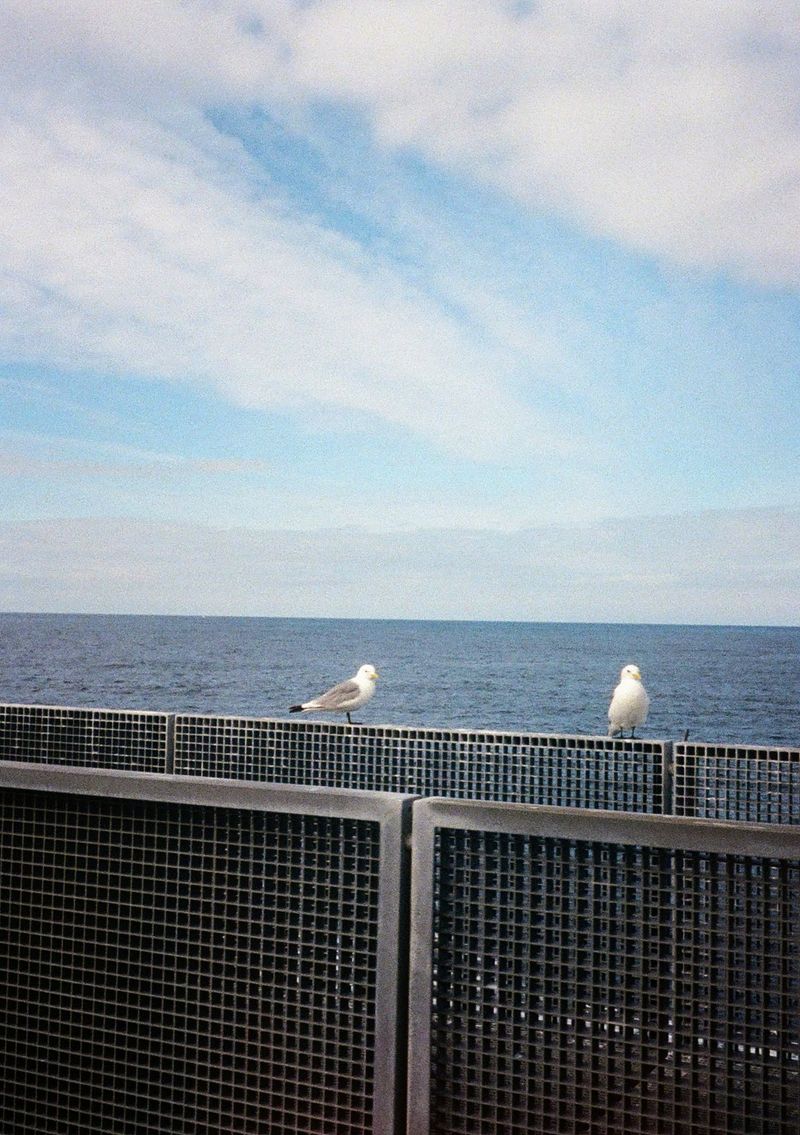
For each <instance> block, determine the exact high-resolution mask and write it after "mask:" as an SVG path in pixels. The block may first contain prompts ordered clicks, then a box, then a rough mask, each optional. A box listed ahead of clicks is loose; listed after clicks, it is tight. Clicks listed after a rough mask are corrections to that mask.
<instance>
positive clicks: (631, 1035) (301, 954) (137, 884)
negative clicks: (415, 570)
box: [0, 711, 800, 1135]
mask: <svg viewBox="0 0 800 1135" xmlns="http://www.w3.org/2000/svg"><path fill="white" fill-rule="evenodd" d="M87 712H91V711H87ZM339 728H346V727H339ZM120 756H121V753H117V754H116V758H115V759H119V758H120ZM409 847H410V852H409ZM409 854H410V855H411V857H412V860H413V871H412V872H411V873H410V872H409V862H408V860H409ZM0 875H1V876H2V879H1V881H2V897H3V931H4V933H3V934H2V935H0V967H1V968H2V971H3V974H4V982H3V985H2V994H0V1000H1V1001H2V1004H1V1005H0V1009H1V1010H2V1011H0V1071H1V1072H2V1075H0V1082H1V1083H2V1088H0V1114H1V1115H2V1122H0V1127H2V1129H3V1130H9V1131H14V1132H21V1133H23V1135H33V1133H34V1132H35V1133H36V1135H41V1133H43V1132H47V1131H52V1132H55V1131H61V1130H66V1129H68V1130H76V1131H78V1130H80V1131H81V1132H84V1131H85V1132H94V1133H96V1135H101V1133H102V1135H106V1133H107V1132H109V1131H116V1130H125V1131H133V1132H141V1135H145V1133H146V1135H153V1133H159V1132H162V1133H163V1135H167V1132H169V1133H170V1135H180V1133H185V1135H189V1133H190V1132H191V1133H192V1135H194V1133H196V1132H199V1131H208V1132H211V1131H214V1132H220V1131H227V1132H236V1133H241V1135H254V1133H256V1132H259V1133H260V1132H262V1131H263V1132H267V1131H270V1132H271V1131H275V1132H278V1131H280V1132H283V1131H297V1132H304V1133H307V1135H356V1132H358V1133H359V1135H363V1133H364V1132H367V1131H371V1132H373V1135H389V1133H391V1135H400V1133H401V1132H402V1131H404V1130H406V1127H405V1118H404V1100H405V1093H404V1091H403V1087H404V1085H405V1083H406V1082H407V1083H408V1089H409V1090H408V1101H409V1114H408V1127H407V1130H408V1132H409V1135H455V1133H458V1135H476V1133H477V1132H480V1135H500V1133H501V1132H502V1135H517V1133H519V1135H522V1133H523V1132H525V1133H529V1132H533V1133H539V1135H562V1133H563V1135H576V1133H583V1132H586V1133H587V1135H595V1133H600V1132H603V1133H606V1132H611V1131H614V1132H616V1131H619V1132H622V1133H624V1135H651V1133H652V1132H654V1131H657V1132H658V1133H659V1135H733V1133H739V1135H788V1133H789V1132H791V1133H792V1135H795V1133H796V1131H797V1130H798V1129H799V1128H800V826H798V825H795V826H790V825H781V824H775V823H772V824H755V823H752V822H749V821H744V820H739V821H736V822H725V823H722V822H718V821H714V820H707V819H693V818H692V819H687V818H682V817H674V816H659V815H648V814H627V813H623V812H620V811H616V812H614V811H595V810H591V809H586V808H582V809H575V808H562V807H545V806H540V805H529V804H508V803H496V802H489V801H469V800H464V799H458V798H450V799H417V800H412V799H411V798H409V797H406V796H404V795H403V794H402V793H401V792H399V791H394V792H391V793H379V792H374V791H358V790H354V789H331V788H325V787H318V786H317V787H297V786H280V785H275V784H259V783H254V782H253V781H249V782H243V781H237V780H231V779H228V780H221V779H218V778H215V777H213V776H205V777H193V776H189V775H185V774H180V775H178V774H165V773H163V772H161V773H159V774H157V775H154V774H152V773H137V772H119V771H108V770H105V769H95V768H64V767H59V766H57V765H48V764H46V763H41V762H39V763H25V762H21V761H13V760H12V761H7V762H3V763H0ZM409 906H410V908H411V927H410V930H409ZM407 1006H410V1026H409V1037H408V1045H407V1023H408V1022H407V1014H406V1009H407Z"/></svg>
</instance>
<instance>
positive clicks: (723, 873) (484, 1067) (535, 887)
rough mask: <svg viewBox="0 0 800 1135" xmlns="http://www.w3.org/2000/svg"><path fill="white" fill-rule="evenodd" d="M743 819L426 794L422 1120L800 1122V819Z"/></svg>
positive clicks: (726, 1131) (644, 1126)
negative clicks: (794, 822) (707, 819)
mask: <svg viewBox="0 0 800 1135" xmlns="http://www.w3.org/2000/svg"><path fill="white" fill-rule="evenodd" d="M526 813H527V814H526ZM548 813H553V814H552V815H548ZM615 820H616V821H619V823H616V824H615V823H614V821H615ZM637 820H638V821H641V822H640V823H639V824H637V823H636V822H635V821H637ZM735 827H738V828H739V831H738V832H737V833H733V826H731V825H708V824H706V823H700V822H698V821H679V820H676V819H673V818H664V817H654V818H652V817H641V816H639V817H622V816H616V817H613V816H605V817H603V818H602V819H601V820H598V819H597V814H594V813H591V812H583V813H579V812H576V811H572V810H570V811H566V810H556V809H552V810H551V809H512V808H508V807H507V808H506V809H505V810H503V809H502V808H501V807H495V808H494V809H493V810H491V809H489V808H488V807H486V806H483V807H480V806H477V805H475V806H472V805H461V804H456V803H450V804H448V805H447V806H444V807H442V805H441V802H422V803H421V804H420V805H418V806H417V807H415V820H414V869H413V876H412V877H413V879H414V890H413V895H412V992H411V1022H412V1027H411V1056H410V1066H409V1075H410V1086H409V1110H410V1123H409V1132H410V1133H411V1135H423V1133H424V1135H431V1133H436V1135H456V1133H457V1135H475V1132H480V1133H481V1135H500V1133H501V1132H502V1135H521V1133H523V1132H524V1133H526V1135H532V1133H538V1135H609V1133H610V1132H614V1133H620V1135H652V1133H653V1132H658V1133H659V1135H730V1133H733V1132H737V1133H741V1135H796V1132H797V1131H798V1130H800V832H798V831H797V830H796V829H788V828H783V827H778V826H774V827H772V828H771V829H768V830H770V831H771V832H772V833H773V838H772V842H770V839H769V837H766V836H765V835H764V831H765V829H764V828H763V827H757V826H755V825H748V824H741V825H736V826H735ZM710 828H712V829H714V830H713V831H710V830H709V829H710ZM787 832H791V835H787V834H786V833H787ZM732 833H733V834H732ZM704 844H705V847H704V846H703V845H704ZM748 848H749V852H748V850H747V849H748Z"/></svg>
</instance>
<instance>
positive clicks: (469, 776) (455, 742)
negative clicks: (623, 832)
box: [175, 715, 670, 813]
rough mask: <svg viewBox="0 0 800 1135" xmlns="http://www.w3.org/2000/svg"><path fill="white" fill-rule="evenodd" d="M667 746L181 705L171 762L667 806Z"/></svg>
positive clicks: (405, 786)
mask: <svg viewBox="0 0 800 1135" xmlns="http://www.w3.org/2000/svg"><path fill="white" fill-rule="evenodd" d="M669 750H670V746H669V744H668V743H665V742H662V741H639V740H633V741H631V740H617V739H611V738H606V737H566V736H550V735H548V736H540V735H536V734H525V733H522V734H517V733H477V732H466V731H461V730H452V731H450V730H434V729H406V728H401V727H398V726H377V727H373V726H360V727H356V728H352V727H351V726H349V725H337V724H327V723H311V722H305V721H297V722H295V721H280V720H268V719H261V718H243V717H205V716H183V715H178V716H177V717H176V719H175V771H176V772H177V773H183V774H190V775H195V776H217V777H231V778H240V779H243V780H262V781H270V782H273V783H278V784H319V785H326V786H329V787H336V788H356V789H367V790H371V791H379V792H402V793H409V794H413V795H416V796H448V797H458V798H462V799H475V800H500V801H502V800H508V801H521V802H525V803H538V804H559V805H562V806H568V807H569V806H572V807H584V808H587V807H588V808H605V809H609V810H620V811H639V812H654V813H658V812H662V811H663V810H664V807H665V789H666V772H665V768H666V763H667V758H668V755H669Z"/></svg>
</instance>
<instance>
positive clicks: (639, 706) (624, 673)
mask: <svg viewBox="0 0 800 1135" xmlns="http://www.w3.org/2000/svg"><path fill="white" fill-rule="evenodd" d="M649 708H650V698H649V697H648V696H647V690H646V689H645V688H644V686H643V685H642V675H641V674H640V673H639V667H638V666H634V665H632V664H631V665H629V666H623V667H622V670H621V671H620V675H619V685H618V686H617V688H616V689H615V690H614V695H613V697H612V698H611V705H610V706H609V707H608V735H609V737H616V735H617V734H618V733H624V730H625V729H630V731H631V737H633V736H635V733H636V726H637V725H644V723H645V721H646V720H647V711H648V709H649Z"/></svg>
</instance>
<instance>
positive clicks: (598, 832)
mask: <svg viewBox="0 0 800 1135" xmlns="http://www.w3.org/2000/svg"><path fill="white" fill-rule="evenodd" d="M441 828H453V829H457V830H459V831H483V832H490V833H500V834H504V835H521V836H537V837H538V836H542V837H551V838H555V839H565V840H580V841H595V842H607V843H614V844H630V845H638V846H650V847H659V848H675V849H679V850H687V851H697V852H719V853H722V854H730V855H746V856H751V857H764V858H778V859H795V858H796V859H800V828H798V827H792V826H790V825H784V824H754V823H748V822H745V821H736V820H703V819H695V818H689V817H683V816H660V815H649V814H646V813H625V812H607V811H598V810H593V809H586V808H558V807H549V806H545V805H526V804H503V803H491V802H484V801H465V800H451V799H445V798H438V799H434V798H429V799H421V800H418V801H416V802H415V804H414V824H413V829H412V849H411V930H410V945H409V954H410V967H409V968H410V976H409V1030H408V1115H407V1128H406V1130H407V1135H429V1132H430V1121H431V1106H430V1105H431V1067H430V1055H431V1044H432V1020H431V1018H432V1013H431V991H432V982H433V931H434V904H435V896H434V888H433V867H434V854H435V837H436V831H437V829H441Z"/></svg>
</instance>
